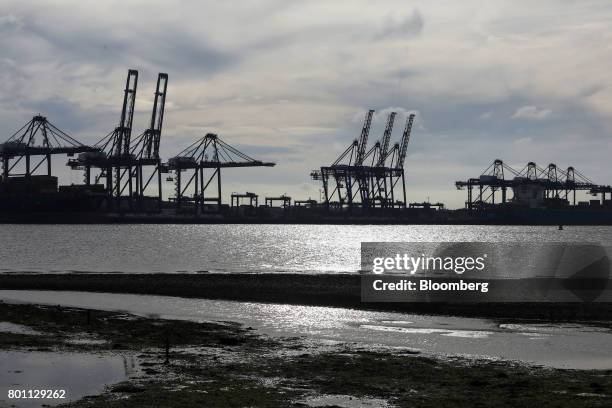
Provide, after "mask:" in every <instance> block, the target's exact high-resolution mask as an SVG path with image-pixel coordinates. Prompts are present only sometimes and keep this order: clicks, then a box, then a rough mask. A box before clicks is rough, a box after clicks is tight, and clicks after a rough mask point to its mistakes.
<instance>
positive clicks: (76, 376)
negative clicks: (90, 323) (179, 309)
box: [0, 351, 137, 407]
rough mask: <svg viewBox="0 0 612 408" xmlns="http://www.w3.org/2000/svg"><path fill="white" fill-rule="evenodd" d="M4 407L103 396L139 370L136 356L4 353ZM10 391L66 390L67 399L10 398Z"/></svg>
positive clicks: (0, 388)
mask: <svg viewBox="0 0 612 408" xmlns="http://www.w3.org/2000/svg"><path fill="white" fill-rule="evenodd" d="M0 367H1V369H0V405H2V406H5V405H6V406H16V407H40V406H43V405H58V404H65V403H67V402H70V401H76V400H78V399H80V398H82V397H83V396H85V395H94V394H99V393H101V392H102V391H103V390H104V386H105V385H107V384H114V383H118V382H121V381H123V380H125V379H127V378H128V376H129V375H131V374H133V373H134V372H135V371H136V370H137V367H136V362H135V360H134V358H133V357H122V356H117V355H94V354H84V353H52V352H35V351H28V352H23V351H1V352H0ZM8 390H26V391H27V390H65V391H66V396H65V397H66V398H65V399H48V398H45V399H10V400H9V399H8Z"/></svg>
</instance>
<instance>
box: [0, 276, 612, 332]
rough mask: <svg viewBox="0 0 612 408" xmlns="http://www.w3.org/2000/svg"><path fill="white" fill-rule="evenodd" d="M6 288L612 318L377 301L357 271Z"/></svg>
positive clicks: (8, 284) (592, 307)
mask: <svg viewBox="0 0 612 408" xmlns="http://www.w3.org/2000/svg"><path fill="white" fill-rule="evenodd" d="M0 289H25V290H66V291H89V292H108V293H132V294H148V295H165V296H180V297H190V298H203V299H222V300H239V301H253V302H269V303H283V304H299V305H311V306H336V307H347V308H356V309H367V310H380V311H399V312H409V313H428V314H450V315H457V316H467V317H489V318H530V319H545V320H549V321H575V320H590V321H598V320H602V321H604V323H605V322H609V320H610V316H611V315H612V314H611V313H612V304H611V303H602V302H592V303H579V302H576V303H487V304H483V303H476V302H475V303H464V302H463V303H440V302H436V303H382V302H381V303H374V302H369V303H368V302H362V301H361V276H360V275H354V274H321V275H312V274H309V275H306V274H220V273H201V274H124V273H121V274H119V273H117V274H98V273H75V274H0Z"/></svg>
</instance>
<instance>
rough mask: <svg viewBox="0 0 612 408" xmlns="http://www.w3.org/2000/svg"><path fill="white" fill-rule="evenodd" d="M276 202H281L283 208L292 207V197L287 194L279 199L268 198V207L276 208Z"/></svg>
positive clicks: (266, 201)
mask: <svg viewBox="0 0 612 408" xmlns="http://www.w3.org/2000/svg"><path fill="white" fill-rule="evenodd" d="M275 202H280V203H281V207H282V208H287V207H290V206H291V197H289V196H288V195H287V194H283V195H281V196H279V197H266V198H265V203H266V206H268V207H274V203H275Z"/></svg>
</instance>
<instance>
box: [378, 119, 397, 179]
mask: <svg viewBox="0 0 612 408" xmlns="http://www.w3.org/2000/svg"><path fill="white" fill-rule="evenodd" d="M396 114H397V113H396V112H391V113H390V114H389V116H388V117H387V126H386V127H385V133H384V134H383V137H382V142H381V144H380V155H379V157H378V163H376V165H377V166H378V167H383V166H384V165H385V160H386V158H387V153H388V151H389V141H390V140H391V133H392V132H393V123H394V122H395V115H396Z"/></svg>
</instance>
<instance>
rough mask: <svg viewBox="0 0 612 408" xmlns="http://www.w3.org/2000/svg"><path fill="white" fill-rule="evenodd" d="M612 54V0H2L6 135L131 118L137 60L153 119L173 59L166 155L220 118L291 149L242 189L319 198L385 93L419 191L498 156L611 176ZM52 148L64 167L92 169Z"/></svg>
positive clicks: (229, 134)
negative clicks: (39, 118) (407, 134)
mask: <svg viewBox="0 0 612 408" xmlns="http://www.w3.org/2000/svg"><path fill="white" fill-rule="evenodd" d="M610 62H612V6H611V5H610V2H609V1H608V0H602V1H594V0H580V1H578V0H575V1H574V0H556V1H552V0H538V1H523V0H518V1H502V0H488V1H473V0H464V1H461V2H457V1H450V0H449V1H443V0H439V1H407V0H401V1H377V2H371V1H361V0H350V1H334V2H330V1H318V0H311V1H280V0H257V1H255V0H253V1H250V0H244V1H233V0H226V1H158V2H156V1H129V2H128V1H98V2H82V1H81V2H79V1H72V2H69V1H47V2H23V1H3V2H1V3H0V130H1V131H2V132H3V133H4V134H5V136H4V137H3V136H0V139H6V138H8V137H9V136H10V135H11V134H12V133H13V132H14V131H15V130H17V129H19V128H20V127H21V126H22V125H23V124H24V123H25V122H27V121H28V120H29V119H31V117H32V116H33V115H35V114H37V113H40V114H43V115H45V116H47V117H48V119H49V120H50V121H51V122H52V123H54V124H55V125H56V126H58V127H59V128H60V129H63V130H64V131H66V132H67V133H69V134H70V135H72V136H73V137H75V138H77V139H78V140H80V141H81V142H82V143H85V144H93V143H95V142H96V141H97V140H99V139H100V138H101V137H103V136H104V135H106V134H107V133H108V132H109V131H111V130H112V129H113V128H114V127H115V126H117V123H118V121H119V115H120V109H121V101H122V97H123V87H124V84H125V76H126V74H127V70H128V69H130V68H134V69H137V70H139V73H140V75H139V83H138V97H137V100H136V114H135V119H134V122H135V126H134V134H139V133H140V132H141V131H142V130H144V129H145V128H146V127H147V122H148V121H149V118H150V110H151V107H152V100H153V92H154V87H155V81H156V78H157V73H158V72H167V73H168V75H169V81H168V96H167V104H166V115H165V123H164V131H163V137H162V146H161V153H162V156H163V157H164V158H170V157H172V156H173V155H175V154H177V153H178V152H180V151H181V150H182V149H183V148H185V147H187V146H188V145H189V144H191V143H192V142H193V141H195V140H196V139H197V138H199V137H202V136H204V135H205V134H206V133H207V132H213V133H217V134H218V135H219V136H220V137H221V138H222V139H223V140H225V141H226V142H228V143H230V144H231V145H234V146H235V147H237V148H239V149H240V150H242V151H244V152H245V153H247V154H249V155H250V156H252V157H254V158H256V159H260V160H264V161H273V162H275V163H277V164H276V167H273V168H253V169H246V170H245V169H231V170H227V171H226V172H225V174H224V193H225V194H227V195H229V193H231V192H234V191H236V192H244V191H252V192H255V193H258V194H259V195H260V196H261V197H263V196H274V195H280V194H282V193H287V194H289V195H290V196H292V197H293V198H294V199H306V198H315V199H316V198H319V195H320V185H319V184H318V183H317V182H315V181H312V180H310V176H309V175H310V172H311V170H313V169H316V168H319V167H320V166H323V165H330V164H331V163H332V162H333V161H334V160H335V159H336V158H337V157H338V156H339V155H340V154H341V153H342V152H343V151H344V150H345V149H346V147H348V146H349V145H350V143H351V142H352V141H353V140H354V139H355V138H357V137H358V136H359V133H360V131H361V126H362V121H363V116H364V114H365V112H366V111H367V110H368V109H375V110H376V116H375V119H374V122H373V125H372V130H371V133H370V143H373V142H374V141H375V140H377V139H379V138H380V137H381V135H382V133H383V130H384V129H383V128H384V122H385V119H386V115H387V114H388V112H391V111H396V112H398V117H397V118H396V126H395V129H394V132H393V137H392V143H394V142H396V141H399V138H400V137H401V132H402V129H403V125H404V121H405V117H406V115H407V114H408V113H410V112H415V113H416V114H417V118H416V122H415V126H414V128H413V132H412V138H411V142H410V146H409V148H408V156H407V159H406V164H405V168H406V183H407V194H408V200H409V201H410V202H414V201H424V200H431V201H432V202H434V201H442V202H444V203H446V204H447V206H448V207H451V208H456V207H462V206H463V205H464V201H465V199H466V192H465V191H457V190H456V188H455V186H454V183H455V181H457V180H465V179H467V178H470V177H477V176H478V175H480V174H481V173H482V171H483V170H484V169H485V168H487V167H488V166H489V164H490V163H491V162H492V161H493V160H494V159H502V160H504V162H506V163H507V164H509V165H510V166H512V167H515V168H517V169H521V168H522V167H523V166H524V165H525V164H526V163H527V162H529V161H535V162H536V163H538V164H539V165H540V166H542V167H545V166H547V165H548V163H551V162H553V163H556V164H557V165H558V166H559V167H560V168H567V167H568V166H574V167H575V168H576V169H579V171H580V172H582V173H583V174H585V175H587V176H588V177H589V178H591V179H592V180H593V181H595V182H598V183H602V184H612V169H611V168H610V165H609V164H610V159H611V158H612V147H611V144H610V143H609V141H610V134H611V133H612V120H611V119H612V74H610ZM55 161H56V162H57V163H56V166H55V168H56V171H57V173H58V175H59V176H60V179H61V182H62V183H77V182H80V181H81V179H82V175H81V174H79V173H75V172H71V171H70V170H68V169H67V168H65V166H64V165H63V163H64V162H65V161H66V160H65V158H58V159H56V160H55ZM172 188H173V187H172V185H171V183H167V184H165V185H164V190H165V191H166V194H171V191H172ZM262 201H263V200H262Z"/></svg>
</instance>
